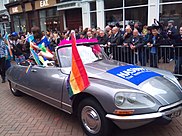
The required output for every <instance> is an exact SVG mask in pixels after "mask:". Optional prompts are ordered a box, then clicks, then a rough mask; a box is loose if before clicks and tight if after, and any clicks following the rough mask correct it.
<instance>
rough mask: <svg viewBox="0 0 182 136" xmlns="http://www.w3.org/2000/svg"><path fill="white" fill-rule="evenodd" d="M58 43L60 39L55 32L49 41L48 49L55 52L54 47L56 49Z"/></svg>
mask: <svg viewBox="0 0 182 136" xmlns="http://www.w3.org/2000/svg"><path fill="white" fill-rule="evenodd" d="M59 43H60V37H59V35H58V33H57V31H55V32H54V33H53V37H52V39H51V41H50V48H51V50H52V51H53V52H55V47H56V46H57V45H58V44H59Z"/></svg>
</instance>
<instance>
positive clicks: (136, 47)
mask: <svg viewBox="0 0 182 136" xmlns="http://www.w3.org/2000/svg"><path fill="white" fill-rule="evenodd" d="M143 46H144V41H143V37H142V36H141V35H139V32H138V30H137V29H134V30H133V35H132V38H131V42H130V48H131V50H133V52H132V57H133V58H132V59H133V61H132V62H133V63H134V64H137V62H138V60H139V61H140V63H141V65H142V66H146V60H145V58H146V56H145V55H146V54H145V52H144V51H143V48H142V47H143ZM137 53H138V55H137ZM138 56H139V57H138Z"/></svg>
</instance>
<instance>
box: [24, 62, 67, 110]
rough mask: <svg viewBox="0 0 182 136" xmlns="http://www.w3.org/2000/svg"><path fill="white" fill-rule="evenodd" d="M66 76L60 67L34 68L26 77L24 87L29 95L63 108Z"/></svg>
mask: <svg viewBox="0 0 182 136" xmlns="http://www.w3.org/2000/svg"><path fill="white" fill-rule="evenodd" d="M65 77H66V75H65V74H63V73H62V72H61V71H60V68H59V67H52V66H51V67H40V66H37V65H35V66H32V68H31V69H30V72H28V73H27V74H26V75H25V76H24V82H23V84H24V86H26V88H27V93H29V94H31V95H33V96H34V97H36V98H38V99H40V100H42V101H45V102H47V103H49V104H51V105H53V106H55V107H58V108H61V98H62V89H63V84H64V79H65Z"/></svg>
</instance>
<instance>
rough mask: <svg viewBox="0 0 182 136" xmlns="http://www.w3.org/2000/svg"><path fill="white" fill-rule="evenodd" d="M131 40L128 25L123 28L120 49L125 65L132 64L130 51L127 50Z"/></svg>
mask: <svg viewBox="0 0 182 136" xmlns="http://www.w3.org/2000/svg"><path fill="white" fill-rule="evenodd" d="M131 38H132V29H131V27H130V25H127V26H126V28H125V32H124V35H123V47H124V48H123V49H122V54H123V55H122V57H121V58H122V60H121V61H124V62H127V63H132V57H131V56H132V54H131V49H130V48H128V47H129V44H130V42H131Z"/></svg>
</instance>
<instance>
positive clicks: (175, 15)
mask: <svg viewBox="0 0 182 136" xmlns="http://www.w3.org/2000/svg"><path fill="white" fill-rule="evenodd" d="M181 6H182V3H181V4H169V5H160V7H159V11H160V21H164V25H165V26H167V23H168V21H169V20H173V21H174V26H176V28H179V27H180V26H181V25H182V21H181V20H182V9H181Z"/></svg>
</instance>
